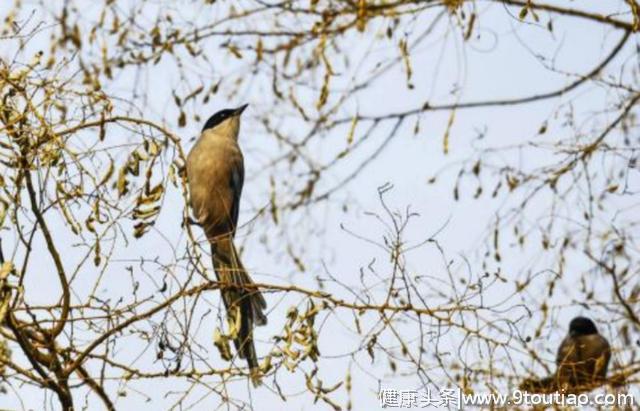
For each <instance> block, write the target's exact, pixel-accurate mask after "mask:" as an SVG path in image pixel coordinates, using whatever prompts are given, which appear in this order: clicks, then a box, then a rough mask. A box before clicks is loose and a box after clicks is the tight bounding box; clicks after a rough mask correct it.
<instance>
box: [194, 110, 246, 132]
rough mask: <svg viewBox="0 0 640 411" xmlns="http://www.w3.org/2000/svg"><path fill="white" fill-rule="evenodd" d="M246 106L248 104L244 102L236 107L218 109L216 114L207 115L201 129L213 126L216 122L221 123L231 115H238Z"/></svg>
mask: <svg viewBox="0 0 640 411" xmlns="http://www.w3.org/2000/svg"><path fill="white" fill-rule="evenodd" d="M247 106H248V104H244V105H242V106H240V107H238V108H226V109H224V110H220V111H218V112H217V113H216V114H214V115H212V116H211V117H209V119H208V120H207V122H206V123H204V127H202V131H205V130H209V129H211V128H214V127H215V126H217V125H218V124H220V123H222V122H223V121H225V120H227V119H229V118H231V117H235V116H239V115H240V114H242V112H243V111H244V109H245V108H247Z"/></svg>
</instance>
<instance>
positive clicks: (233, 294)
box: [187, 104, 267, 385]
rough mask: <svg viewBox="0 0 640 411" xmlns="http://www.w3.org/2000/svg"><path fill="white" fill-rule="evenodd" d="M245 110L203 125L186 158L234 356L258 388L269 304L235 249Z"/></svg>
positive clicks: (223, 113) (227, 113) (226, 113)
mask: <svg viewBox="0 0 640 411" xmlns="http://www.w3.org/2000/svg"><path fill="white" fill-rule="evenodd" d="M246 107H247V105H246V104H245V105H243V106H241V107H238V108H235V109H226V110H222V111H219V112H217V113H216V114H214V115H213V116H211V117H210V118H209V119H208V120H207V122H206V123H205V125H204V127H203V129H202V133H201V134H200V138H199V139H198V141H197V142H196V144H195V146H194V147H193V148H192V149H191V151H190V152H189V155H188V157H187V178H188V182H189V191H190V203H191V208H192V209H193V213H194V216H195V217H196V219H197V221H198V223H199V224H200V225H201V226H202V227H203V229H204V232H205V234H206V236H207V240H208V241H209V242H210V243H211V253H212V257H213V267H214V270H215V272H216V276H217V278H218V282H219V283H220V293H221V295H222V300H223V301H224V305H225V307H226V310H227V318H228V319H229V322H230V324H231V329H232V332H231V336H232V338H233V342H234V345H235V347H236V351H237V353H238V356H239V357H240V358H244V359H245V360H246V361H247V363H248V364H249V368H250V370H251V379H252V381H253V382H254V384H255V385H257V384H259V382H260V371H259V366H258V357H257V355H256V350H255V346H254V342H253V327H254V325H264V324H266V323H267V317H266V316H265V314H264V310H265V309H266V307H267V304H266V302H265V299H264V297H263V296H262V294H261V293H260V291H259V290H258V289H257V288H256V287H255V286H254V285H253V284H254V283H253V281H252V280H251V277H249V274H248V273H247V271H246V270H245V269H244V267H243V265H242V262H241V261H240V256H239V255H238V251H237V250H236V248H235V246H234V244H233V238H234V235H235V232H236V228H237V225H238V212H239V209H240V195H241V194H242V185H243V183H244V159H243V156H242V151H241V150H240V147H239V145H238V134H239V131H240V116H241V114H242V112H243V111H244V109H245V108H246Z"/></svg>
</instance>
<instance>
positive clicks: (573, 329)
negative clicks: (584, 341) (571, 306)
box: [569, 317, 598, 337]
mask: <svg viewBox="0 0 640 411" xmlns="http://www.w3.org/2000/svg"><path fill="white" fill-rule="evenodd" d="M569 334H570V335H571V336H573V337H575V336H579V335H590V334H598V329H597V328H596V325H595V324H594V323H593V321H591V320H590V319H589V318H587V317H576V318H574V319H573V320H571V322H570V323H569Z"/></svg>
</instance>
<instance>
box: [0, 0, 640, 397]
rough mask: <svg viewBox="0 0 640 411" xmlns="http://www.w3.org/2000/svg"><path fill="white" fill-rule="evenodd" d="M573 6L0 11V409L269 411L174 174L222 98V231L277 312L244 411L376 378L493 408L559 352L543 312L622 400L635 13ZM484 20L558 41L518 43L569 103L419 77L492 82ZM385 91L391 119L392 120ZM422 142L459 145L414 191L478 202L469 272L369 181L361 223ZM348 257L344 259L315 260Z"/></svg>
mask: <svg viewBox="0 0 640 411" xmlns="http://www.w3.org/2000/svg"><path fill="white" fill-rule="evenodd" d="M51 3H54V4H51ZM570 6H571V7H567V6H566V5H559V4H556V3H553V2H541V1H538V0H522V1H519V0H489V1H486V2H464V1H461V0H443V1H418V0H415V1H372V0H367V1H364V0H344V1H322V0H315V1H314V0H311V1H289V0H285V1H261V0H241V1H234V2H224V1H217V2H216V1H206V0H199V1H196V2H192V3H189V4H186V3H185V4H180V5H176V4H175V2H171V1H164V0H161V1H155V2H151V1H146V0H143V1H126V0H106V1H104V2H100V3H97V2H94V3H93V4H90V5H89V4H87V3H86V2H81V1H75V0H69V1H65V2H48V1H43V0H42V1H39V2H35V3H28V4H27V3H23V2H20V1H17V2H16V3H15V4H14V5H13V6H11V7H9V6H8V5H3V8H4V9H3V10H2V16H3V18H4V23H3V26H2V32H1V33H0V42H2V44H3V47H2V50H3V52H2V59H1V60H0V98H1V99H2V104H1V105H0V131H1V140H0V162H1V163H2V166H1V167H2V175H1V177H0V228H1V231H0V240H1V243H0V251H1V253H0V263H2V266H1V269H0V320H1V321H0V377H1V378H2V381H3V384H2V388H3V390H4V391H5V394H0V398H2V397H1V396H2V395H6V396H13V397H14V398H18V400H17V402H24V401H26V402H29V401H31V400H30V399H29V397H30V396H31V395H32V393H34V392H36V393H38V394H37V395H39V396H40V397H41V398H43V399H42V401H43V404H44V407H46V408H52V409H74V408H75V409H79V408H94V405H93V404H95V402H94V401H96V400H98V401H100V402H101V407H103V408H106V409H116V408H119V407H120V404H130V403H129V402H128V401H131V404H138V403H139V402H142V403H144V401H157V402H154V403H153V404H154V407H157V406H160V404H162V407H163V408H167V409H183V408H185V409H186V408H198V407H205V408H206V409H211V408H214V407H220V408H233V409H235V408H243V407H247V406H255V407H256V408H258V409H260V408H261V407H259V406H257V405H255V404H254V403H253V402H252V400H251V397H248V396H247V395H246V392H247V390H250V389H249V388H248V387H247V383H246V381H247V379H246V377H247V375H248V370H247V369H246V368H245V366H244V365H243V362H242V361H238V360H237V359H236V358H235V353H234V352H233V351H231V349H230V347H229V340H230V339H232V338H233V335H232V333H233V330H232V328H233V327H229V326H228V324H226V323H225V321H224V318H225V316H224V309H223V308H222V307H221V306H220V302H219V297H218V293H217V291H216V290H217V289H218V288H219V284H218V283H217V282H216V281H215V280H214V279H215V276H214V275H213V274H212V267H210V258H209V257H208V256H207V252H208V247H207V244H206V241H205V239H204V237H203V235H202V232H201V230H200V228H198V227H197V226H195V225H193V224H191V222H190V211H189V210H188V207H187V204H188V202H187V198H188V192H187V185H186V181H185V178H186V177H185V172H184V164H185V152H186V151H187V150H188V147H189V146H190V144H191V141H192V139H190V137H193V136H195V134H196V133H197V131H198V129H199V127H200V123H201V122H202V121H203V120H205V119H206V116H208V115H209V114H210V113H211V112H213V111H215V109H214V108H212V107H213V104H212V101H214V99H215V100H216V102H217V103H216V105H219V104H223V103H224V102H225V101H234V102H237V103H240V102H245V101H247V102H250V103H251V105H252V106H251V107H252V109H251V110H252V111H251V114H250V115H251V118H250V120H249V121H248V122H245V125H243V127H245V131H244V134H246V135H251V137H250V139H249V141H245V142H243V144H246V145H247V146H248V152H249V154H248V155H249V156H250V157H251V159H252V163H251V165H249V166H248V171H247V179H248V184H250V185H251V186H252V187H253V191H252V193H251V194H246V195H245V198H246V200H244V203H243V218H241V220H242V221H244V222H245V224H244V225H243V226H242V227H241V228H240V233H239V236H240V237H241V238H240V240H241V241H242V242H243V244H244V245H245V246H246V247H244V248H245V250H244V252H245V253H246V254H247V255H248V257H247V258H243V261H245V262H247V265H248V266H249V269H250V270H252V271H253V273H252V275H253V276H254V278H255V279H256V282H257V283H258V284H257V286H258V287H259V288H260V289H261V290H262V291H263V293H265V295H266V296H267V298H268V299H269V306H270V308H271V311H270V313H269V318H270V324H271V325H270V326H269V327H268V328H265V329H263V330H259V331H257V332H258V340H259V343H258V345H257V348H258V351H259V353H260V354H261V372H262V373H263V374H264V378H263V380H264V382H265V384H264V387H262V388H259V389H258V390H253V391H250V392H251V393H252V395H264V398H266V399H267V400H270V401H273V402H280V401H287V400H289V401H291V400H295V399H296V398H299V397H301V396H302V397H304V400H305V401H315V402H319V403H323V404H324V405H326V406H329V407H332V408H334V409H342V408H347V409H351V408H352V407H357V401H358V395H356V393H355V392H356V390H359V391H360V392H363V391H365V390H371V389H372V388H371V387H373V388H374V389H377V388H380V387H382V386H383V385H384V383H383V381H387V380H388V379H389V378H393V381H396V382H398V384H401V383H402V384H405V387H433V388H442V387H455V388H460V389H461V390H463V392H465V393H471V392H476V391H495V392H507V391H508V390H511V389H513V388H515V387H517V386H518V385H519V384H520V382H521V381H522V378H523V377H524V376H527V375H529V376H531V375H536V374H540V373H543V372H545V371H549V369H550V367H552V363H553V360H552V358H553V353H552V351H553V349H554V347H551V346H548V344H547V341H548V339H549V338H552V337H554V336H556V335H558V334H559V333H560V332H563V331H564V330H565V324H564V323H563V321H564V320H563V319H562V317H561V315H560V311H561V310H567V309H569V308H576V307H578V308H579V307H582V308H583V309H584V310H587V311H588V312H589V315H591V316H592V317H594V318H595V319H598V320H599V322H600V323H601V324H604V325H603V329H604V330H605V332H606V333H607V335H608V336H609V337H610V340H611V341H612V342H613V344H612V345H613V347H614V356H613V363H612V366H611V372H610V374H611V376H610V382H611V383H612V384H613V385H614V386H627V387H628V386H633V385H634V384H637V382H638V375H639V372H640V359H638V356H637V346H638V345H639V344H640V342H639V341H640V339H639V334H638V332H639V330H640V320H639V315H640V314H638V313H640V302H639V296H640V284H638V280H637V279H638V274H640V271H639V270H640V268H638V267H640V264H639V263H640V261H639V257H640V248H639V244H638V240H637V236H638V235H637V234H638V218H637V207H638V204H637V200H636V197H637V190H638V182H639V181H640V180H639V179H638V170H639V166H638V151H639V150H640V145H639V140H638V136H637V135H636V132H637V128H638V127H637V124H636V113H637V106H636V104H637V102H638V100H639V99H640V90H639V89H638V65H637V56H638V53H637V49H636V48H637V40H636V37H635V33H636V31H637V30H638V27H639V26H640V17H639V12H638V10H639V9H638V5H637V3H636V2H635V1H618V2H608V3H607V4H606V5H597V6H593V10H591V9H588V8H586V7H592V6H591V5H583V4H573V3H572V4H571V5H570ZM582 7H585V8H582ZM495 22H499V23H500V24H502V25H503V26H504V27H507V28H508V27H512V28H513V31H514V32H517V33H519V31H518V30H524V31H525V33H524V34H523V36H524V35H531V33H533V34H532V35H533V36H539V37H536V38H542V36H545V37H544V38H545V39H550V40H549V42H550V43H549V44H551V46H548V47H547V48H546V49H545V48H542V49H541V48H539V47H538V46H539V45H538V44H531V43H532V42H529V41H528V40H527V39H530V37H527V38H524V37H523V38H520V37H518V41H519V42H520V45H521V47H522V49H524V50H529V51H530V52H531V56H532V60H535V61H536V62H537V63H538V64H539V66H538V67H537V68H536V70H539V71H541V72H542V73H545V75H548V76H552V77H553V78H554V79H560V81H559V82H557V84H560V85H559V86H558V87H556V88H551V89H546V87H547V86H548V84H550V83H540V85H539V86H538V84H537V83H536V84H528V85H527V84H524V83H527V79H526V78H523V79H521V83H523V87H522V89H523V90H534V91H533V92H530V94H526V93H524V94H522V95H520V94H519V90H515V91H514V93H515V94H514V95H511V96H507V97H504V98H503V97H495V96H494V95H493V94H491V93H490V94H489V95H483V96H481V97H479V98H469V99H467V97H466V94H465V91H466V90H467V89H468V88H472V85H470V84H466V82H465V78H464V76H461V78H460V79H458V80H459V81H453V83H455V84H453V85H452V84H446V85H444V86H443V87H447V88H448V89H447V91H446V92H443V91H442V89H440V88H438V87H439V84H437V83H438V82H437V80H438V78H439V77H438V76H439V75H440V72H441V71H446V70H448V68H447V67H443V66H444V65H446V63H435V64H434V65H433V70H431V71H430V76H427V74H425V72H426V71H425V70H426V69H425V67H424V65H423V63H424V62H425V61H427V60H429V61H433V60H438V59H439V58H441V57H442V53H443V52H442V53H441V54H440V55H439V57H438V54H437V50H438V49H439V50H441V51H442V50H448V49H455V50H462V52H461V53H462V54H464V51H466V50H476V49H482V50H481V51H482V52H483V53H486V56H485V57H484V58H486V59H487V60H490V59H491V58H492V56H493V52H494V49H495V44H497V42H499V41H501V39H502V38H503V37H506V36H507V34H506V33H504V32H502V31H501V30H502V29H501V28H500V29H498V28H496V27H494V26H493V24H494V23H495ZM585 25H586V26H588V27H589V29H590V30H591V31H592V32H593V33H599V34H597V36H598V38H599V41H600V43H599V44H597V45H594V46H593V48H594V49H597V50H599V51H600V52H599V55H600V59H599V61H597V62H596V63H594V64H592V65H591V66H590V67H589V68H587V69H584V70H577V69H575V70H574V69H573V68H572V69H565V68H564V67H565V66H564V65H563V64H562V63H561V62H560V60H561V59H562V57H563V55H564V54H565V53H569V52H568V51H566V50H565V49H563V48H562V47H561V45H562V41H563V40H562V38H563V36H564V35H569V34H571V33H572V31H573V30H578V28H580V27H584V26H585ZM501 27H502V26H501ZM578 35H579V34H578ZM574 36H575V34H574ZM545 41H546V40H545ZM485 44H489V46H486V47H485ZM425 50H428V53H431V54H430V55H429V56H428V57H425ZM536 50H542V51H539V52H538V51H536ZM432 56H436V57H432ZM443 61H444V60H443ZM568 66H570V67H573V66H571V65H568ZM474 69H476V68H474V67H469V68H468V70H469V71H473V70H474ZM476 70H477V69H476ZM461 71H462V70H461ZM427 77H430V79H432V80H433V83H434V84H433V85H430V87H431V88H430V90H431V92H425V90H424V84H425V82H428V81H430V80H427ZM389 78H391V80H389ZM389 84H392V85H393V88H394V90H392V91H393V93H396V94H395V95H400V96H403V97H406V98H403V99H402V100H403V101H402V102H403V103H405V104H398V102H397V101H391V99H390V98H389V99H385V96H387V95H388V94H389V93H390V91H389V90H387V88H388V87H389ZM554 84H555V83H554ZM525 85H527V86H533V87H525ZM543 87H545V88H543ZM589 93H591V94H589ZM472 95H477V94H473V93H472ZM587 95H588V97H586V96H587ZM372 96H373V97H372ZM371 100H375V101H376V102H375V103H373V104H371V103H370V101H371ZM594 101H595V103H594ZM232 105H233V104H229V106H232ZM536 105H547V106H548V107H550V109H549V110H548V117H547V118H546V119H545V120H544V121H543V122H542V123H541V124H539V127H537V129H536V130H535V131H533V132H529V131H523V132H522V135H517V136H516V135H503V134H500V133H499V132H498V133H493V132H491V131H489V130H487V129H482V128H481V129H478V130H477V133H476V135H474V136H471V137H469V136H468V135H464V133H462V132H457V131H456V126H457V124H458V122H459V121H460V118H461V117H463V116H464V115H465V114H464V113H469V112H474V113H485V114H486V113H494V115H501V114H495V113H507V112H508V110H515V109H518V108H520V107H522V109H523V110H526V108H525V107H532V106H536ZM594 107H595V108H594ZM439 113H442V115H439ZM504 115H507V114H504ZM428 121H433V123H437V124H438V126H439V127H440V128H442V129H443V132H442V134H441V139H440V140H439V141H438V150H439V151H441V154H440V155H441V156H442V157H443V158H449V157H447V156H451V152H452V151H453V149H452V146H454V142H453V140H462V139H465V138H466V139H467V140H468V141H467V142H465V144H464V146H465V149H464V150H461V151H462V152H463V154H462V155H459V156H457V157H456V158H452V159H451V161H449V162H448V163H447V165H446V166H445V167H443V168H442V169H439V170H432V171H433V172H434V174H433V177H432V178H430V179H424V180H420V181H416V182H415V186H416V187H420V189H424V190H429V189H433V190H436V187H444V189H446V190H447V192H450V193H451V194H452V195H451V197H448V198H446V199H442V201H447V202H456V201H457V202H466V203H472V204H473V203H474V202H475V203H476V204H478V207H483V208H484V207H490V208H491V211H492V217H491V219H490V220H487V221H480V222H476V223H477V224H478V225H480V226H482V227H486V230H485V231H484V234H483V236H482V239H481V245H480V246H479V247H477V248H476V249H475V252H470V253H460V251H461V250H455V249H454V250H451V249H449V248H447V247H445V246H444V245H443V241H441V238H442V236H443V235H444V234H445V233H446V232H447V230H448V229H449V227H448V223H447V221H446V220H445V221H435V222H434V221H431V220H430V219H429V218H428V217H427V216H425V215H420V214H421V212H422V211H423V210H422V207H421V206H420V205H417V204H412V205H409V204H407V201H405V200H404V199H403V197H402V194H401V193H399V192H398V191H395V190H393V189H392V188H393V187H392V184H383V183H384V181H376V184H375V185H376V186H379V187H378V192H377V201H376V202H375V204H371V203H366V204H362V203H359V202H357V201H355V200H354V198H355V197H356V194H361V191H362V190H364V189H363V188H359V187H358V185H357V184H356V183H358V182H362V181H363V176H365V177H366V176H370V175H371V173H372V170H375V169H379V168H381V167H382V168H384V167H388V166H389V164H400V165H398V166H397V167H398V168H401V163H402V161H403V160H402V159H400V158H398V159H394V160H384V159H382V157H384V155H385V154H386V153H388V152H390V150H391V147H392V146H393V144H394V143H395V142H396V141H397V140H399V139H400V138H405V137H406V138H408V136H412V135H415V136H420V135H421V133H423V132H424V129H425V122H428ZM394 170H395V167H394ZM391 171H393V170H389V174H391ZM383 174H384V173H383ZM409 174H410V173H409ZM408 178H411V176H409V177H408ZM374 180H375V179H374ZM368 194H369V196H370V194H371V193H368ZM374 194H375V193H374ZM369 198H371V196H370V197H369ZM472 207H473V205H472ZM342 212H344V215H345V216H354V215H357V218H354V219H353V220H346V221H342V220H341V219H342V218H343V217H342V214H340V213H342ZM327 216H329V217H327ZM336 216H339V217H336ZM345 218H346V217H345ZM336 232H339V234H336ZM338 236H339V237H340V240H337V238H338ZM344 248H348V249H350V250H352V251H351V252H350V253H349V252H347V254H350V256H353V258H352V259H351V260H352V261H351V262H350V264H344V265H339V264H332V262H333V261H334V260H333V258H334V257H335V255H336V254H337V253H339V252H341V251H344ZM354 250H358V252H355V251H354ZM360 252H364V253H365V254H366V255H363V254H360ZM356 256H357V258H356ZM425 262H428V264H425ZM212 334H213V337H212ZM354 387H355V388H354ZM369 394H370V395H371V396H375V393H373V394H371V393H369V392H368V391H367V395H369ZM360 395H363V394H360ZM51 396H52V397H51ZM40 397H39V398H40ZM354 404H355V405H354ZM121 407H126V405H122V406H121Z"/></svg>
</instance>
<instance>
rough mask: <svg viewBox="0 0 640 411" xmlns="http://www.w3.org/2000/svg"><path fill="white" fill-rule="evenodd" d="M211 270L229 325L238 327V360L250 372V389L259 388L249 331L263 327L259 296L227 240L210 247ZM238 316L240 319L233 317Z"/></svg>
mask: <svg viewBox="0 0 640 411" xmlns="http://www.w3.org/2000/svg"><path fill="white" fill-rule="evenodd" d="M211 252H212V255H213V267H214V269H215V272H216V275H217V277H218V281H219V282H220V283H221V286H220V293H221V294H222V300H223V301H224V305H225V307H226V309H227V316H228V318H229V320H231V323H232V324H239V330H238V332H237V336H236V337H235V338H234V339H233V343H234V345H235V346H236V350H237V352H238V356H239V357H240V358H244V359H245V360H246V361H247V363H248V364H249V368H250V369H251V379H252V381H253V383H254V385H257V384H259V381H260V376H259V365H258V357H257V355H256V349H255V345H254V343H253V327H254V324H255V325H264V324H266V323H267V317H266V315H265V314H264V310H265V309H266V308H267V303H266V301H265V299H264V297H263V296H262V293H261V292H260V290H258V289H257V288H255V287H253V284H254V283H253V281H252V280H251V277H249V274H248V273H247V271H246V270H245V269H244V267H243V266H242V263H241V262H240V258H239V256H238V251H237V250H236V248H235V246H234V245H233V239H232V238H231V236H224V237H223V238H220V239H216V241H215V242H212V243H211ZM238 314H239V315H240V319H238V318H237V317H236V316H237V315H238Z"/></svg>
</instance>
